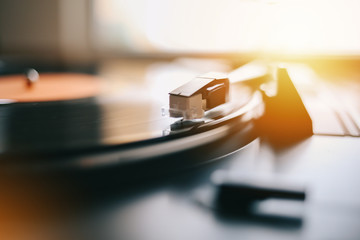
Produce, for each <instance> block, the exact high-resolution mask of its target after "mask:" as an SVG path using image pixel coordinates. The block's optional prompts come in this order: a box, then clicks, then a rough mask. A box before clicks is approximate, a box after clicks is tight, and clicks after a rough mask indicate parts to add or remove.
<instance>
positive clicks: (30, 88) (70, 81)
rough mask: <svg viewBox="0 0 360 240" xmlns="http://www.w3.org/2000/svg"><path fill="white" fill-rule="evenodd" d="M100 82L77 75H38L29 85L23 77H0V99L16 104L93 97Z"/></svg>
mask: <svg viewBox="0 0 360 240" xmlns="http://www.w3.org/2000/svg"><path fill="white" fill-rule="evenodd" d="M101 87H102V81H101V80H100V79H99V78H97V77H95V76H91V75H87V74H79V73H46V74H40V75H39V77H38V79H37V81H36V82H34V83H29V80H28V78H27V77H26V76H25V75H9V76H1V77H0V99H10V100H14V101H17V102H44V101H60V100H73V99H79V98H86V97H94V96H96V95H98V94H99V93H100V91H101Z"/></svg>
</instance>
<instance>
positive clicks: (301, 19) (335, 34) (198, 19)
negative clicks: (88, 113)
mask: <svg viewBox="0 0 360 240" xmlns="http://www.w3.org/2000/svg"><path fill="white" fill-rule="evenodd" d="M358 9H360V2H359V1H357V0H341V1H340V0H326V1H325V0H316V1H314V0H286V1H285V0H222V1H219V0H198V1H192V0H182V1H166V0H131V1H130V0H77V1H72V0H50V1H49V0H27V1H22V0H1V1H0V55H1V56H18V57H27V58H29V57H30V58H33V59H47V60H54V61H55V60H56V61H62V62H68V63H86V62H89V61H94V60H97V59H101V58H109V57H119V56H120V57H121V56H137V57H139V56H140V57H141V56H152V57H153V56H157V57H158V56H178V55H201V56H203V55H207V56H211V55H223V54H225V55H226V54H232V55H238V56H241V55H248V56H259V55H260V56H265V57H269V56H270V57H271V56H281V57H285V58H304V57H305V58H310V57H319V56H321V57H337V58H339V57H341V58H343V57H346V58H352V59H353V58H357V56H360V28H359V27H358V24H357V23H359V21H360V15H359V14H358V13H357V11H358Z"/></svg>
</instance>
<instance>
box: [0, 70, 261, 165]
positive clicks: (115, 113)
mask: <svg viewBox="0 0 360 240" xmlns="http://www.w3.org/2000/svg"><path fill="white" fill-rule="evenodd" d="M29 77H31V76H28V77H27V79H25V78H24V76H21V75H15V76H6V77H1V78H0V86H4V87H2V88H1V89H2V90H1V92H0V93H1V98H2V99H1V100H0V102H1V104H0V132H1V134H0V159H1V164H2V166H3V167H2V169H6V171H10V172H11V171H14V172H18V171H20V172H29V171H30V172H53V171H64V170H69V169H72V170H74V169H76V170H80V171H83V170H89V169H99V168H104V167H113V166H116V167H121V168H123V169H125V167H124V166H133V165H138V164H143V163H146V164H148V163H151V164H153V163H154V162H158V163H160V162H161V161H155V160H156V159H162V158H164V157H165V156H171V155H172V156H175V158H179V157H180V156H182V157H181V158H186V159H187V160H189V161H190V162H187V163H186V160H184V159H182V160H180V161H179V166H187V165H189V164H190V165H191V164H195V163H199V162H202V161H205V160H206V161H208V160H211V159H214V158H216V157H219V156H221V155H224V154H226V153H227V152H229V151H231V150H226V151H225V150H224V151H218V153H217V154H215V155H212V156H208V155H207V154H204V159H202V157H199V156H198V155H199V154H198V153H199V149H202V152H204V151H203V150H204V149H209V147H210V146H211V144H214V143H217V144H218V145H217V147H216V149H220V148H219V144H220V145H221V141H223V140H224V139H226V138H228V137H229V136H233V135H236V134H237V136H238V137H239V139H240V140H239V139H238V140H236V141H237V144H235V145H236V147H234V149H233V150H235V149H238V148H239V147H241V146H244V145H246V144H247V143H248V142H249V141H251V140H252V139H253V135H252V134H251V128H252V119H253V118H256V117H257V116H258V115H259V114H261V111H262V102H261V94H259V93H258V92H254V91H252V90H251V89H248V88H246V87H243V86H241V87H237V86H233V87H232V92H231V95H230V96H231V100H230V102H229V103H227V104H223V105H221V106H219V107H216V108H215V109H212V110H210V111H208V112H206V114H205V116H204V117H203V119H197V120H189V121H182V120H181V118H172V117H169V115H168V113H167V110H166V106H167V105H168V102H167V101H155V100H154V99H153V97H152V96H150V95H146V94H141V92H140V93H139V91H137V90H136V89H134V90H132V91H128V92H126V94H124V93H119V94H113V93H112V94H107V92H106V91H102V90H101V89H102V87H103V85H104V84H105V85H106V81H103V80H101V79H99V78H98V77H96V76H92V75H86V74H65V73H62V74H40V77H39V79H40V80H39V81H38V82H36V81H34V83H33V82H29V81H30V80H31V79H30V80H29ZM35 77H36V76H35ZM161 94H162V95H163V96H165V97H166V98H163V99H167V94H168V93H167V92H163V93H161ZM3 96H4V97H3ZM239 134H240V135H239ZM232 145H234V144H232ZM212 148H213V149H214V147H212ZM207 152H208V153H210V154H212V153H211V151H207ZM184 154H185V155H184ZM205 155H206V156H205ZM196 156H197V157H196ZM173 158H174V157H173ZM192 158H196V161H193V160H190V159H192ZM175 162H176V161H175V160H171V164H170V165H172V167H178V166H177V165H176V164H175Z"/></svg>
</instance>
